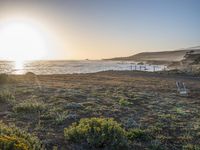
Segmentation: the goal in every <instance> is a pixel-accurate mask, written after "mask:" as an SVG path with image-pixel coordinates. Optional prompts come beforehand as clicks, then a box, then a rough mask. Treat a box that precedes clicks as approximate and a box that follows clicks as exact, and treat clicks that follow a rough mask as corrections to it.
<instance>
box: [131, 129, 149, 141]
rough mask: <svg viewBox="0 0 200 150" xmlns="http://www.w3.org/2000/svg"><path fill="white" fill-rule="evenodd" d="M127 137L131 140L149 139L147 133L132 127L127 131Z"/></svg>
mask: <svg viewBox="0 0 200 150" xmlns="http://www.w3.org/2000/svg"><path fill="white" fill-rule="evenodd" d="M127 137H128V139H129V140H131V141H135V140H136V141H148V140H151V137H150V135H149V133H147V132H145V131H144V130H142V129H138V128H133V129H130V130H129V131H128V132H127Z"/></svg>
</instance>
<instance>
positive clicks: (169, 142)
mask: <svg viewBox="0 0 200 150" xmlns="http://www.w3.org/2000/svg"><path fill="white" fill-rule="evenodd" d="M135 74H136V75H135ZM138 74H139V75H138ZM138 74H137V73H136V72H127V74H126V73H124V72H121V73H120V72H119V73H118V72H114V73H112V72H108V73H101V74H99V73H98V74H84V75H82V74H80V75H53V76H48V75H45V76H40V75H38V76H37V78H36V79H35V78H34V80H33V79H32V78H29V77H27V75H24V76H23V75H22V76H21V75H20V76H17V75H16V76H8V77H9V78H11V77H12V78H13V79H14V80H16V81H17V82H7V83H5V84H0V118H1V120H2V121H3V122H5V123H6V124H10V123H11V124H15V125H16V126H17V127H19V128H21V129H26V130H27V132H29V133H31V134H34V135H37V136H38V137H39V138H40V140H41V141H42V143H43V145H45V148H46V150H52V149H53V148H54V149H58V150H60V149H63V150H77V149H84V148H85V149H115V147H118V144H119V145H121V146H119V147H122V145H124V146H123V147H125V148H126V149H130V150H132V149H147V150H165V149H166V150H168V149H170V150H171V149H177V150H193V149H194V150H198V148H199V143H200V113H199V110H200V105H198V104H199V98H200V93H199V90H198V89H200V81H199V80H197V79H195V81H194V80H193V79H192V78H189V79H185V78H184V79H183V80H184V82H185V83H186V85H187V87H188V89H189V90H190V95H189V96H188V97H182V96H180V95H178V94H177V88H176V85H175V80H174V78H173V75H171V76H172V77H171V78H168V76H167V77H165V76H163V77H162V78H159V76H160V74H155V75H154V74H153V73H152V74H150V75H149V74H145V75H143V74H142V73H138ZM157 76H158V77H157ZM163 79H164V80H163ZM8 83H9V84H8ZM79 83H80V84H79ZM94 117H95V119H94ZM82 118H88V119H86V121H81V120H84V119H82ZM90 118H91V120H93V121H91V120H90ZM109 118H113V119H109ZM116 121H117V122H116ZM82 122H83V123H82ZM106 125H107V126H106ZM96 126H97V127H96ZM9 128H11V127H9ZM63 131H65V132H64V133H65V134H63ZM79 131H80V132H79ZM93 133H94V134H93ZM100 133H102V134H100ZM0 137H1V141H4V145H6V144H5V141H8V143H7V146H8V147H9V145H10V143H16V146H17V145H18V143H22V145H26V143H27V142H26V141H24V138H22V137H20V136H16V134H12V135H11V134H4V135H3V134H1V132H0ZM77 137H80V138H77ZM82 137H87V138H82ZM115 137H117V138H115ZM119 140H120V142H118V141H119ZM113 143H114V144H113ZM11 145H12V144H11ZM113 145H114V146H113ZM22 147H23V146H22ZM20 148H21V147H20ZM0 149H1V148H0ZM13 149H14V148H13ZM24 149H25V148H24Z"/></svg>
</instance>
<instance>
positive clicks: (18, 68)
mask: <svg viewBox="0 0 200 150" xmlns="http://www.w3.org/2000/svg"><path fill="white" fill-rule="evenodd" d="M24 63H25V62H24V61H23V60H16V61H15V62H14V72H15V74H23V73H24Z"/></svg>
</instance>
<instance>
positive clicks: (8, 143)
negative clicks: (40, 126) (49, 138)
mask: <svg viewBox="0 0 200 150" xmlns="http://www.w3.org/2000/svg"><path fill="white" fill-rule="evenodd" d="M0 149H1V150H42V147H41V143H40V141H39V140H38V139H37V138H36V137H35V136H33V135H31V134H28V133H26V132H24V131H21V130H20V129H18V128H16V127H14V126H12V127H8V126H6V125H5V124H3V123H2V122H0Z"/></svg>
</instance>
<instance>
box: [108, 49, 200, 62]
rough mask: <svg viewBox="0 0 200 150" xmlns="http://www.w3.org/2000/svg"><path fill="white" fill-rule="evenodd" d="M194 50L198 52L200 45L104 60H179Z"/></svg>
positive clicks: (199, 51)
mask: <svg viewBox="0 0 200 150" xmlns="http://www.w3.org/2000/svg"><path fill="white" fill-rule="evenodd" d="M190 51H194V52H197V53H200V46H196V47H190V48H186V49H180V50H174V51H162V52H142V53H138V54H135V55H132V56H128V57H116V58H111V59H106V60H117V61H147V62H160V63H162V62H163V63H164V62H165V63H167V62H176V61H181V60H182V59H183V58H184V56H185V54H186V53H187V52H190Z"/></svg>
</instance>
